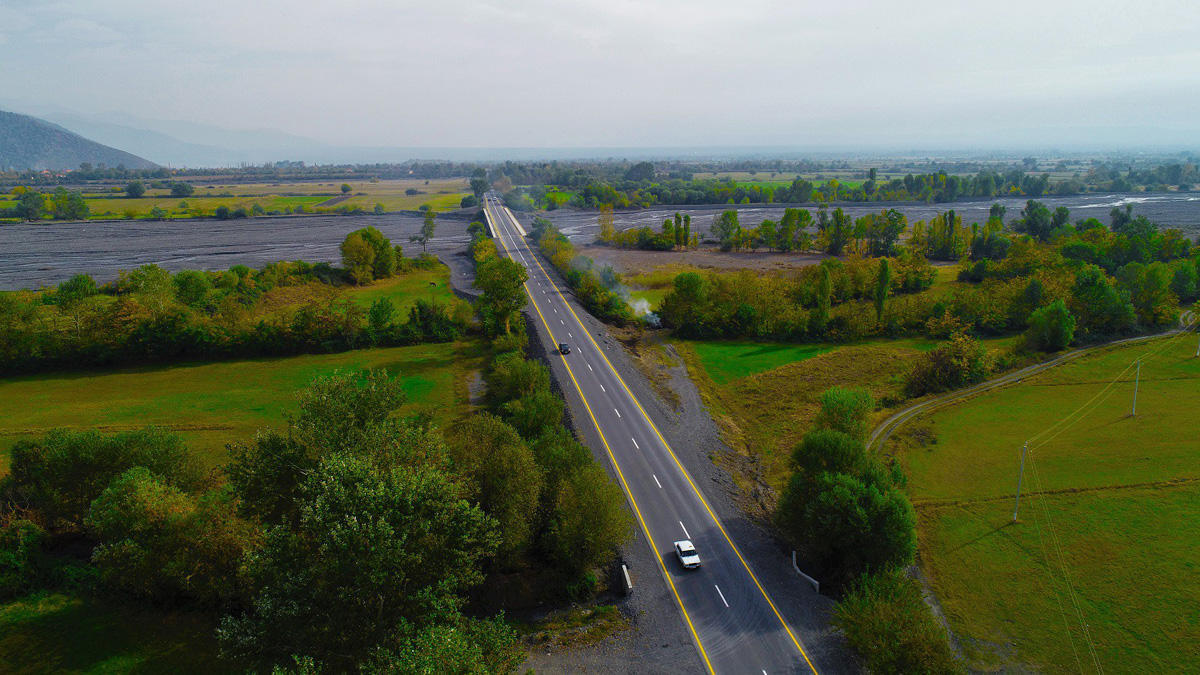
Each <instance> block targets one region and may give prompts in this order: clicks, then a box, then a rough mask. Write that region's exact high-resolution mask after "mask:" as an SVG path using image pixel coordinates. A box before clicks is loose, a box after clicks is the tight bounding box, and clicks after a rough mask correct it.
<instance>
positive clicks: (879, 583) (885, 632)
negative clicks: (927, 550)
mask: <svg viewBox="0 0 1200 675" xmlns="http://www.w3.org/2000/svg"><path fill="white" fill-rule="evenodd" d="M833 624H834V625H835V626H837V628H838V629H839V630H841V631H842V633H843V634H844V635H845V636H846V641H847V642H849V643H850V646H851V647H853V648H854V650H855V651H857V652H858V653H859V655H861V656H862V658H863V661H864V665H865V666H866V667H867V669H868V670H869V671H870V672H872V673H879V674H880V675H902V674H904V673H928V674H929V675H955V674H956V673H960V672H962V668H961V667H960V666H959V665H958V663H956V662H955V658H954V652H953V651H951V649H950V644H949V641H948V640H947V639H946V630H945V629H944V628H943V627H942V626H941V624H940V623H938V621H937V619H935V618H934V617H933V614H932V613H931V612H930V610H929V606H928V605H926V604H925V599H924V598H923V597H922V595H921V587H920V585H919V584H918V583H917V582H916V580H914V579H911V578H909V576H908V575H907V574H906V573H905V572H904V570H899V569H887V570H877V571H872V572H871V573H868V574H865V575H863V576H861V577H859V578H858V579H857V580H856V581H855V582H854V583H853V584H852V585H851V586H850V589H849V590H848V591H847V592H846V593H845V594H843V595H842V598H841V599H840V600H838V602H837V604H836V605H834V608H833Z"/></svg>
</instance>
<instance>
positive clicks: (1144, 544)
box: [885, 335, 1200, 672]
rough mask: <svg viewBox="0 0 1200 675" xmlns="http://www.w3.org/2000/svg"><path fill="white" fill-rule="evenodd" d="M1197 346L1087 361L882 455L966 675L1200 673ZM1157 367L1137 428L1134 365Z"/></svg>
mask: <svg viewBox="0 0 1200 675" xmlns="http://www.w3.org/2000/svg"><path fill="white" fill-rule="evenodd" d="M1195 340H1196V337H1195V336H1194V335H1189V336H1187V337H1186V338H1181V339H1178V340H1174V341H1167V340H1163V339H1160V340H1156V341H1153V342H1151V343H1147V344H1141V345H1136V346H1126V347H1120V348H1111V349H1108V350H1105V351H1103V352H1101V353H1099V354H1096V355H1089V356H1087V357H1083V358H1081V359H1080V360H1078V361H1075V362H1072V363H1070V364H1068V365H1064V366H1062V367H1059V368H1056V369H1053V370H1051V371H1048V372H1047V373H1043V374H1041V375H1038V376H1035V377H1032V378H1030V379H1029V380H1027V381H1025V382H1023V383H1021V384H1019V385H1016V386H1013V387H1009V388H1005V389H1002V390H1000V391H997V392H993V393H989V394H986V395H983V396H979V397H976V398H972V399H970V400H968V401H967V402H965V403H962V404H959V405H956V406H953V407H950V408H947V409H943V410H941V411H939V412H937V413H935V414H934V415H932V416H931V417H930V418H929V419H927V420H923V421H919V422H916V423H914V425H913V426H912V427H910V428H909V429H908V431H907V433H906V434H904V435H902V436H900V437H899V438H896V439H894V440H893V441H892V442H890V443H889V445H888V446H887V447H886V448H885V450H886V451H889V452H892V453H895V454H896V455H897V456H898V457H899V458H900V460H901V462H902V464H903V466H904V469H905V472H906V473H907V474H908V477H909V485H908V489H909V492H910V494H911V497H912V499H913V502H914V504H915V505H916V506H917V512H918V518H919V535H920V563H921V566H922V568H923V570H924V572H925V574H926V576H927V578H928V579H929V582H930V584H931V585H932V587H933V590H934V592H935V593H936V595H937V597H938V599H939V601H940V602H941V604H942V607H943V609H944V610H945V613H946V616H947V618H948V620H949V622H950V626H951V628H952V629H953V630H954V632H955V634H956V635H957V636H958V638H959V639H960V642H961V643H962V644H963V646H964V649H965V651H966V653H967V655H968V656H969V657H970V658H971V660H972V664H971V665H972V666H974V667H977V668H981V669H1007V670H1027V669H1034V670H1040V671H1048V672H1074V671H1079V670H1084V671H1087V672H1093V671H1096V670H1097V668H1096V665H1095V663H1096V662H1098V663H1099V664H1100V666H1101V667H1102V668H1103V669H1104V670H1105V671H1109V672H1186V671H1188V670H1191V669H1192V668H1194V667H1195V664H1196V663H1200V574H1198V572H1200V547H1198V546H1196V533H1197V532H1200V461H1198V460H1200V444H1198V443H1197V440H1196V439H1197V437H1198V436H1200V416H1198V415H1197V414H1196V410H1197V407H1198V405H1200V359H1196V358H1194V357H1193V354H1194V353H1195V350H1196V343H1195ZM1147 353H1149V354H1150V356H1149V357H1147V358H1144V360H1143V363H1142V370H1141V378H1140V384H1139V391H1138V410H1137V413H1138V414H1137V416H1136V417H1131V416H1130V414H1129V413H1130V409H1131V406H1132V403H1133V389H1134V382H1133V379H1134V369H1132V368H1128V366H1129V365H1130V364H1131V363H1132V362H1133V361H1134V360H1135V359H1136V358H1138V356H1139V355H1146V354H1147ZM1122 371H1124V372H1123V374H1121V375H1120V377H1119V378H1118V374H1120V373H1122ZM1114 378H1116V381H1115V382H1114ZM1089 401H1090V402H1091V403H1090V404H1088V402H1089ZM1085 404H1088V405H1086V406H1085ZM1076 411H1079V412H1078V414H1077V415H1074V416H1072V415H1073V413H1076ZM1064 419H1066V420H1068V423H1066V424H1061V425H1058V426H1056V424H1058V423H1059V422H1060V421H1061V420H1064ZM1072 420H1073V422H1072ZM1030 438H1034V439H1035V440H1034V442H1032V443H1030V452H1029V455H1028V459H1027V463H1026V472H1025V483H1024V496H1023V497H1022V500H1021V514H1020V515H1021V520H1020V522H1019V523H1017V524H1012V523H1011V519H1012V511H1013V505H1014V497H1015V494H1014V493H1015V490H1016V482H1017V471H1018V468H1019V458H1020V455H1019V453H1020V450H1021V447H1022V444H1023V443H1024V442H1025V441H1026V440H1027V439H1030ZM1083 626H1086V627H1087V630H1086V633H1085V631H1084V628H1083ZM1093 650H1094V655H1093Z"/></svg>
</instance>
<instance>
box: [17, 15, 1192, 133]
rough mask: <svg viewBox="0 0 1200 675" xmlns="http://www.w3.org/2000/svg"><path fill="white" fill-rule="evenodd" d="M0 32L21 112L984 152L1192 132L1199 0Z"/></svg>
mask: <svg viewBox="0 0 1200 675" xmlns="http://www.w3.org/2000/svg"><path fill="white" fill-rule="evenodd" d="M0 26H4V27H5V30H6V33H0V41H2V40H3V37H2V36H3V35H7V36H8V44H7V45H6V47H5V58H4V63H3V64H0V91H4V92H8V93H9V94H10V95H15V93H17V92H19V93H20V94H21V95H22V96H24V97H26V98H27V99H28V100H29V102H31V103H37V104H40V105H47V106H53V105H58V106H62V107H77V106H78V103H77V102H78V101H89V102H91V104H93V105H95V106H96V107H97V108H98V109H102V110H118V111H122V110H123V111H126V112H129V113H132V114H137V115H140V116H143V117H159V118H170V119H194V120H196V121H200V122H205V123H212V124H218V125H222V126H226V127H234V128H237V127H240V128H252V127H264V126H270V127H277V128H280V129H283V130H286V131H289V132H292V133H298V134H303V135H310V136H315V137H319V138H321V139H323V140H328V141H333V142H338V143H364V144H372V145H468V146H469V145H496V146H513V145H583V146H589V145H605V144H612V145H639V144H640V145H672V144H687V145H706V144H737V143H780V144H796V143H806V142H812V141H813V140H814V139H817V140H821V141H825V142H828V143H840V142H852V141H855V140H858V139H863V138H876V139H880V140H881V142H882V141H886V140H887V139H888V138H889V137H891V136H898V135H900V134H905V135H906V138H910V139H912V142H919V141H920V140H921V138H922V136H924V137H925V138H928V139H930V140H931V141H933V140H936V139H938V138H944V137H947V136H952V137H958V138H963V137H977V138H985V139H986V138H989V137H991V138H995V137H996V135H997V132H998V131H999V130H1000V129H1001V128H1002V127H1004V128H1010V127H1011V126H1013V125H1020V126H1022V127H1029V126H1032V127H1037V126H1039V125H1041V126H1045V127H1046V128H1055V127H1062V126H1067V125H1070V124H1071V122H1072V120H1073V119H1077V118H1080V117H1086V118H1089V119H1093V120H1096V119H1100V120H1102V121H1105V122H1106V123H1107V124H1109V125H1111V126H1113V127H1120V126H1129V127H1135V126H1138V125H1141V124H1143V123H1144V118H1145V114H1144V113H1141V112H1139V111H1138V106H1130V105H1121V104H1118V102H1121V101H1125V100H1128V99H1129V98H1130V97H1136V100H1138V101H1147V105H1149V106H1152V107H1153V114H1152V115H1151V116H1150V118H1152V119H1153V120H1155V123H1156V124H1162V125H1165V126H1173V127H1175V128H1180V129H1190V130H1192V131H1193V132H1200V120H1197V118H1195V116H1194V114H1193V112H1192V111H1193V110H1194V109H1195V104H1196V98H1197V95H1195V94H1194V93H1192V92H1197V91H1200V48H1198V47H1197V46H1196V41H1195V35H1197V34H1200V3H1188V2H1169V1H1161V0H1160V1H1159V2H1150V3H1143V4H1142V5H1139V7H1138V9H1137V11H1136V16H1134V15H1133V14H1132V10H1130V9H1129V8H1128V7H1127V6H1124V5H1121V4H1119V3H1097V2H1094V0H1068V1H1065V2H1045V1H1044V0H1037V1H1033V0H1014V1H1013V2H1010V3H1009V4H1007V5H1003V6H997V5H994V4H992V5H980V4H977V3H957V2H946V1H944V0H910V1H909V2H906V3H894V2H863V1H859V2H853V1H850V2H843V3H816V2H811V1H810V2H790V3H779V2H772V1H770V0H740V1H739V2H733V3H731V2H728V1H727V0H721V1H717V0H658V1H654V2H649V1H637V0H576V1H573V2H561V1H559V0H462V1H460V2H455V3H430V2H425V1H421V0H407V1H403V2H397V1H395V0H353V1H346V2H338V3H328V2H317V1H310V2H300V1H297V0H288V1H285V0H259V1H257V2H245V1H244V0H238V1H237V2H234V1H232V0H210V1H208V2H203V3H197V2H194V1H189V2H183V1H174V2H172V1H167V2H161V3H156V4H155V5H153V6H148V5H146V3H144V2H140V1H138V0H108V1H107V2H105V3H103V4H101V3H94V2H89V1H85V0H62V1H59V2H54V3H46V4H33V5H30V6H29V7H28V8H23V9H22V11H20V12H16V11H14V10H12V9H6V8H4V7H2V6H0ZM44 41H51V42H52V43H53V54H54V58H46V57H45V54H46V51H45V50H46V47H47V45H46V43H45V42H44ZM114 74H118V75H119V77H120V79H119V80H116V82H119V85H120V86H114V79H113V77H114ZM1081 106H1088V108H1087V109H1086V110H1081ZM1097 106H1098V107H1097ZM85 112H86V111H85ZM930 120H935V123H933V124H931V123H930ZM1197 137H1200V135H1197ZM1017 140H1019V139H1017ZM1130 140H1136V139H1135V138H1131V139H1130Z"/></svg>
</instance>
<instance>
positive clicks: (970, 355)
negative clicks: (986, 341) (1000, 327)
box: [904, 333, 990, 396]
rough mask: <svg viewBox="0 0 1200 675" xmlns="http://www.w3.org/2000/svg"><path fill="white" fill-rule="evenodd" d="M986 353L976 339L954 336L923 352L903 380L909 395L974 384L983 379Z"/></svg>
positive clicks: (986, 364)
mask: <svg viewBox="0 0 1200 675" xmlns="http://www.w3.org/2000/svg"><path fill="white" fill-rule="evenodd" d="M989 368H990V364H989V363H988V358H987V350H986V349H984V347H983V345H982V344H980V343H979V341H978V340H976V339H974V338H972V337H970V336H969V335H966V334H964V333H956V334H954V335H952V336H951V337H950V340H949V341H947V342H944V343H942V344H940V345H938V346H937V347H935V348H934V349H933V350H931V351H929V352H927V353H926V354H925V355H924V356H923V357H922V358H920V359H919V360H918V361H917V363H916V364H915V365H914V366H913V369H912V370H911V371H909V373H908V376H907V378H906V379H905V384H904V388H905V391H906V392H907V393H908V395H909V396H922V395H924V394H931V393H937V392H941V391H947V390H950V389H957V388H959V387H964V386H966V385H968V384H974V383H976V382H979V381H981V380H983V378H984V377H986V376H987V373H988V370H989Z"/></svg>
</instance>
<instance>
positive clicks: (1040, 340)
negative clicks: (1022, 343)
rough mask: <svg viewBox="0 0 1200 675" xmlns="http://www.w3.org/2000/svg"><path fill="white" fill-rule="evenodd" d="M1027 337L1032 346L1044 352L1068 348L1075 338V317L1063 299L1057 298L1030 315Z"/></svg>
mask: <svg viewBox="0 0 1200 675" xmlns="http://www.w3.org/2000/svg"><path fill="white" fill-rule="evenodd" d="M1025 337H1026V339H1027V340H1028V341H1029V345H1030V346H1031V347H1033V348H1034V349H1039V350H1041V351H1044V352H1057V351H1060V350H1063V349H1066V348H1067V347H1068V346H1069V345H1070V344H1071V343H1072V342H1073V341H1074V340H1075V317H1073V316H1071V311H1070V310H1069V309H1067V304H1066V303H1065V302H1063V301H1062V299H1058V300H1055V301H1054V302H1052V303H1050V304H1049V305H1046V306H1045V307H1042V308H1040V309H1038V310H1036V311H1034V313H1033V314H1032V315H1030V317H1029V329H1028V330H1027V331H1026V332H1025Z"/></svg>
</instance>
